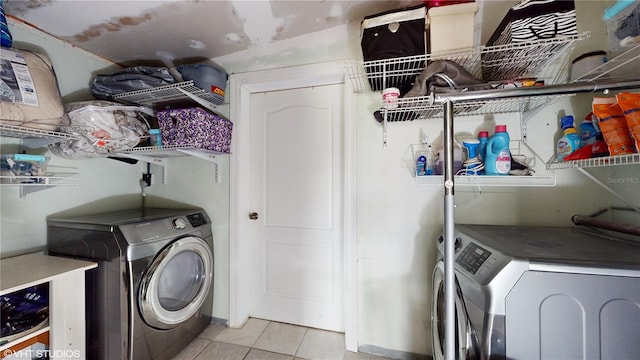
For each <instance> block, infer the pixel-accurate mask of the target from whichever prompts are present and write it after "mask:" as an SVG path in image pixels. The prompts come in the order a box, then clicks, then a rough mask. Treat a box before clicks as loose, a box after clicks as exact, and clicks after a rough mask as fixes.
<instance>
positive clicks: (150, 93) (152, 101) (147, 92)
mask: <svg viewBox="0 0 640 360" xmlns="http://www.w3.org/2000/svg"><path fill="white" fill-rule="evenodd" d="M185 92H187V93H189V94H191V95H195V96H197V97H199V98H201V99H204V100H206V101H208V102H210V103H212V104H214V105H220V103H221V101H220V100H219V99H218V98H216V96H214V95H213V94H212V93H210V92H208V91H205V90H203V89H201V88H199V87H197V86H195V85H193V81H192V80H190V81H185V82H180V83H175V84H171V85H165V86H158V87H154V88H151V89H144V90H136V91H130V92H126V93H122V94H117V95H114V96H113V99H114V100H116V101H121V102H129V103H134V104H139V105H143V106H149V107H153V105H156V104H160V103H167V102H171V101H176V100H184V99H189V96H187V95H185Z"/></svg>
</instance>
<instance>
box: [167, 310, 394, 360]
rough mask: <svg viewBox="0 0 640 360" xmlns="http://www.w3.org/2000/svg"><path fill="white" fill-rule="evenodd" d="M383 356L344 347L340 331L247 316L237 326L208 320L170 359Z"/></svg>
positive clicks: (355, 359)
mask: <svg viewBox="0 0 640 360" xmlns="http://www.w3.org/2000/svg"><path fill="white" fill-rule="evenodd" d="M294 359H295V360H298V359H308V360H385V359H386V358H383V357H379V356H374V355H369V354H363V353H354V352H351V351H347V350H345V347H344V334H343V333H337V332H332V331H325V330H318V329H313V328H306V327H302V326H296V325H290V324H284V323H279V322H273V321H267V320H262V319H254V318H251V319H249V320H248V321H247V323H246V324H245V325H244V326H243V327H242V328H240V329H232V328H228V327H226V326H224V325H220V324H211V326H209V327H208V328H206V329H205V330H204V331H203V332H202V333H201V334H200V336H199V337H198V338H197V339H195V340H193V341H192V342H191V344H189V345H188V346H187V347H186V348H185V349H183V350H182V352H181V353H180V354H178V355H177V356H176V357H175V358H174V359H173V360H294Z"/></svg>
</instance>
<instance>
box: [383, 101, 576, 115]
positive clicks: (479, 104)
mask: <svg viewBox="0 0 640 360" xmlns="http://www.w3.org/2000/svg"><path fill="white" fill-rule="evenodd" d="M568 96H571V95H551V96H535V97H529V96H527V97H516V98H509V99H491V100H475V101H460V102H456V106H454V107H453V114H454V116H473V115H483V114H500V113H511V112H524V111H528V110H531V109H535V108H536V107H538V106H540V105H544V104H550V103H552V102H554V101H556V100H558V99H561V98H564V97H568ZM383 111H386V113H387V121H389V122H398V121H411V120H418V119H421V120H424V119H433V118H438V119H442V117H443V116H444V112H443V107H442V105H441V104H433V103H432V102H431V98H430V97H427V96H423V97H415V98H401V99H398V107H397V108H395V109H386V110H383Z"/></svg>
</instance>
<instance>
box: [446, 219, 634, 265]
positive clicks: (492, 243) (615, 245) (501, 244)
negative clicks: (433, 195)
mask: <svg viewBox="0 0 640 360" xmlns="http://www.w3.org/2000/svg"><path fill="white" fill-rule="evenodd" d="M456 231H457V235H458V236H461V237H463V238H466V239H468V240H471V241H473V242H475V243H476V244H478V245H480V246H482V247H489V248H491V249H492V250H495V251H498V252H500V253H502V254H503V255H505V256H507V257H512V258H517V259H523V260H527V261H529V262H530V263H535V262H539V263H551V264H562V265H577V266H588V267H611V268H620V269H636V270H640V242H633V241H631V240H623V239H619V238H615V237H610V236H604V235H598V234H595V233H593V232H585V230H582V229H577V228H573V227H550V226H503V225H470V224H459V225H456Z"/></svg>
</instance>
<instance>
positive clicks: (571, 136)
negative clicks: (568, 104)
mask: <svg viewBox="0 0 640 360" xmlns="http://www.w3.org/2000/svg"><path fill="white" fill-rule="evenodd" d="M560 124H561V126H562V131H563V133H564V134H563V135H562V137H560V139H558V143H557V144H556V159H558V161H564V158H565V156H567V155H569V154H572V153H573V152H575V151H576V150H578V149H580V147H582V140H580V135H578V132H577V131H576V128H575V127H573V116H571V115H567V116H563V117H562V118H561V119H560Z"/></svg>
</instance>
